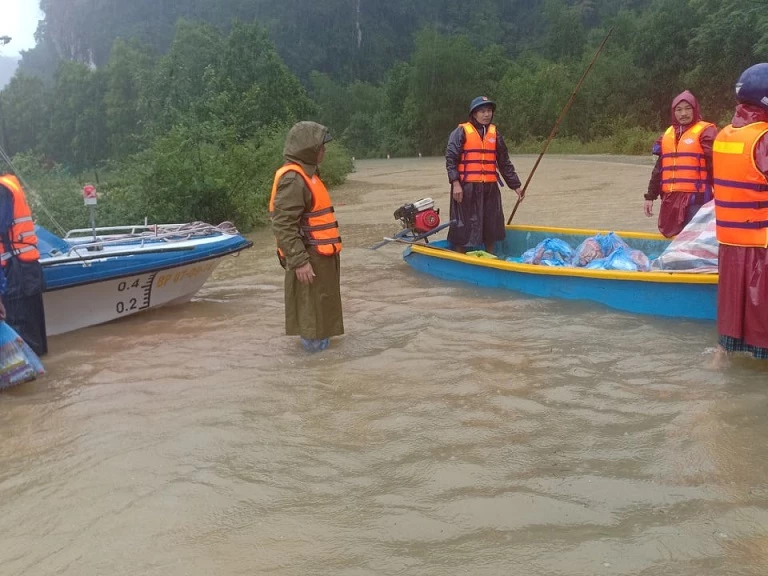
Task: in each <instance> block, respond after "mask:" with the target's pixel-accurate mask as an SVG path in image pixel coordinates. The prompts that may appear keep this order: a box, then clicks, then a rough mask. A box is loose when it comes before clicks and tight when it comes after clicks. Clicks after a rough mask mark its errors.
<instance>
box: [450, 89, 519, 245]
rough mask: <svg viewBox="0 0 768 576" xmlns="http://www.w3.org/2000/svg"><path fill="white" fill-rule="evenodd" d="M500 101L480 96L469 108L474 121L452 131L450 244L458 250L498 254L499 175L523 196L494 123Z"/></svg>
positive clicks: (501, 215)
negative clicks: (497, 103)
mask: <svg viewBox="0 0 768 576" xmlns="http://www.w3.org/2000/svg"><path fill="white" fill-rule="evenodd" d="M495 111H496V103H495V102H493V101H492V100H489V99H488V98H487V97H485V96H478V97H477V98H475V99H474V100H472V103H471V104H470V106H469V120H468V121H467V122H464V123H462V124H459V126H458V127H457V128H456V129H454V130H453V132H451V135H450V136H449V138H448V146H447V148H446V151H445V167H446V170H447V171H448V181H449V182H450V184H451V204H450V218H451V220H455V224H453V225H451V226H450V228H449V229H448V241H449V242H450V243H451V245H452V246H453V248H454V249H455V250H457V251H458V252H465V251H466V250H467V248H472V247H475V246H480V245H484V246H485V250H486V252H490V253H493V252H494V248H495V245H496V242H499V241H501V240H504V237H505V236H506V230H505V228H504V224H505V223H504V211H503V210H502V207H501V191H500V190H499V182H500V179H499V174H501V177H502V178H503V179H504V181H505V182H506V183H507V186H509V187H510V188H511V189H512V190H514V191H515V192H516V193H517V196H518V198H521V192H520V186H521V183H520V178H519V177H518V176H517V173H516V172H515V167H514V166H513V165H512V162H510V160H509V152H507V145H506V144H505V143H504V138H502V136H501V134H500V133H499V131H498V129H497V128H496V126H495V125H494V124H493V123H492V120H493V115H494V112H495Z"/></svg>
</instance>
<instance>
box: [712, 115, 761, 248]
mask: <svg viewBox="0 0 768 576" xmlns="http://www.w3.org/2000/svg"><path fill="white" fill-rule="evenodd" d="M765 134H768V122H755V123H754V124H748V125H747V126H743V127H741V128H734V127H733V126H732V125H728V126H726V127H725V128H723V129H722V130H721V131H720V133H719V134H718V135H717V138H716V139H715V144H714V146H713V149H712V150H713V159H714V172H715V224H716V226H717V240H718V242H720V243H721V244H730V245H733V246H758V247H762V248H767V247H768V178H766V176H765V174H763V173H762V172H761V171H760V170H759V169H758V168H757V164H756V163H755V147H756V146H757V143H758V142H759V141H760V139H761V138H762V137H763V136H764V135H765Z"/></svg>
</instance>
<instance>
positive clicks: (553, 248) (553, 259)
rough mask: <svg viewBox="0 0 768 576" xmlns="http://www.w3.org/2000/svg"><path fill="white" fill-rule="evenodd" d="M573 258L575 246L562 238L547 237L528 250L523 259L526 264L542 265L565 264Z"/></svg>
mask: <svg viewBox="0 0 768 576" xmlns="http://www.w3.org/2000/svg"><path fill="white" fill-rule="evenodd" d="M572 258H573V248H571V245H570V244H568V242H566V241H565V240H561V239H560V238H547V239H545V240H542V241H541V242H539V243H538V244H537V245H536V247H535V248H531V249H530V250H526V251H525V252H524V253H523V256H522V258H521V261H522V262H524V263H525V264H541V265H542V266H565V265H566V264H568V263H569V262H570V261H571V259H572Z"/></svg>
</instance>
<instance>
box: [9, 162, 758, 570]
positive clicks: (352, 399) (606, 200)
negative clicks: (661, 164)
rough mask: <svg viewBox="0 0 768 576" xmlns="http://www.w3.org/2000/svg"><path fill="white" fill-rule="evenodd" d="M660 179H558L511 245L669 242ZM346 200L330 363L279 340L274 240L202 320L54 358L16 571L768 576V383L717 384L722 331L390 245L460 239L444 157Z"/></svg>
mask: <svg viewBox="0 0 768 576" xmlns="http://www.w3.org/2000/svg"><path fill="white" fill-rule="evenodd" d="M534 160H535V157H533V156H520V157H513V162H514V163H515V165H516V167H517V168H518V170H519V172H520V174H521V176H522V177H523V179H525V177H526V176H527V174H528V171H529V170H530V168H531V166H532V165H533V162H534ZM650 171H651V162H650V159H635V158H615V157H614V158H610V157H558V156H551V157H547V158H546V159H545V160H544V161H543V162H542V164H541V166H540V167H539V170H538V172H537V173H536V176H535V177H534V179H533V182H532V184H531V186H530V188H529V192H528V198H527V199H526V200H525V202H524V203H523V205H522V206H521V208H520V210H519V211H518V213H517V215H516V217H515V223H520V224H538V225H550V226H574V227H596V228H607V229H615V230H640V231H649V232H650V231H654V230H655V222H654V220H653V219H649V218H646V217H645V216H644V215H643V214H642V201H643V200H642V195H643V192H644V190H645V188H646V186H647V182H648V178H649V176H650ZM502 193H503V194H504V198H505V208H506V209H507V211H509V210H511V208H512V206H513V193H512V192H511V191H509V189H507V188H504V189H503V191H502ZM332 195H333V197H334V201H335V203H336V204H337V211H338V216H339V221H340V225H341V230H342V236H343V239H344V251H343V254H342V296H343V302H344V312H345V326H346V330H347V334H346V335H345V336H343V337H341V338H337V339H334V340H333V341H332V344H331V347H330V348H329V349H328V350H327V351H325V352H323V353H321V354H318V355H314V356H311V355H307V354H306V353H304V352H303V351H302V349H301V347H300V345H299V343H298V341H297V340H298V339H297V338H288V337H286V336H284V335H283V301H282V298H283V296H282V269H281V268H280V267H279V265H278V263H277V260H276V258H275V254H274V241H273V239H272V238H271V236H270V234H269V232H268V231H267V230H261V231H258V232H256V233H254V234H253V235H252V239H253V241H254V242H255V245H254V247H253V248H252V249H250V250H248V251H246V252H244V253H242V254H241V255H240V256H239V257H237V258H228V259H227V260H225V261H224V263H223V264H222V265H221V266H220V267H219V268H218V269H217V270H216V272H215V274H214V276H213V277H212V278H211V280H209V282H208V283H207V284H206V285H205V286H204V288H203V290H202V291H201V292H200V293H199V294H198V296H197V297H196V298H195V299H194V300H193V301H192V302H190V303H188V304H184V305H180V306H176V307H170V308H167V309H160V310H157V311H151V312H148V313H145V314H143V315H138V316H134V317H131V318H126V319H124V320H121V321H118V322H114V323H111V324H107V325H103V326H98V327H94V328H89V329H85V330H81V331H78V332H75V333H71V334H65V335H62V336H57V337H54V338H51V341H50V350H51V352H50V354H49V355H48V356H46V357H45V358H44V360H45V364H46V368H47V369H48V374H47V375H46V376H45V377H43V378H42V379H40V380H38V381H37V382H34V383H32V384H28V385H24V386H21V387H18V388H16V389H13V390H11V391H8V392H6V393H2V394H0V575H2V576H122V575H125V576H128V575H131V576H133V575H136V576H219V575H222V576H240V575H242V576H246V575H247V576H251V575H277V576H283V575H284V576H307V575H329V576H331V575H333V576H367V575H392V576H394V575H409V576H410V575H415V576H422V575H424V576H453V575H462V576H507V575H520V576H538V575H542V576H544V575H547V576H550V575H563V576H566V575H567V576H577V575H578V576H593V575H619V574H620V575H627V576H629V575H632V576H702V575H718V576H719V575H728V576H731V575H737V576H738V575H765V574H768V442H766V438H768V417H766V414H767V413H768V410H767V408H768V402H767V401H766V398H767V397H768V369H766V368H765V367H764V365H762V364H760V363H758V362H755V361H749V360H746V359H744V360H736V361H734V362H733V363H732V364H731V365H730V367H728V368H727V369H725V370H712V369H710V368H709V367H708V365H707V364H708V360H709V359H710V357H711V350H712V348H713V347H714V345H715V342H716V331H715V326H714V324H713V323H704V322H690V321H676V320H672V319H661V318H650V317H642V316H633V315H629V314H624V313H618V312H615V311H612V310H609V309H605V308H602V307H600V306H598V305H596V304H589V303H580V302H565V301H556V300H545V299H534V298H529V297H525V296H521V295H516V294H514V293H510V292H502V291H496V290H483V289H479V288H475V287H471V286H467V285H461V284H458V283H449V282H442V281H440V280H437V279H435V278H432V277H429V276H425V275H421V274H418V273H416V272H414V271H413V270H411V269H410V268H409V267H408V266H407V265H406V264H405V263H404V262H403V260H402V255H401V253H402V246H395V245H388V246H385V247H383V248H381V249H380V250H377V251H371V250H369V247H370V246H371V245H372V244H374V243H375V242H377V241H378V240H381V238H382V237H383V236H386V235H390V234H392V233H394V232H396V231H397V230H398V224H397V223H396V222H395V220H394V218H393V216H392V213H393V211H394V209H395V208H397V207H398V206H400V205H401V204H402V203H404V202H407V201H413V200H417V199H419V198H422V197H425V196H431V197H433V198H434V199H435V200H436V201H437V206H438V207H439V208H441V215H442V216H443V218H444V219H447V217H448V183H447V178H446V176H445V169H444V163H443V161H442V160H441V159H439V158H424V159H407V160H394V159H393V160H371V161H363V162H357V167H356V171H355V172H354V173H353V174H351V175H350V177H349V181H348V182H347V183H346V184H345V185H344V186H342V187H341V188H338V189H336V190H333V191H332Z"/></svg>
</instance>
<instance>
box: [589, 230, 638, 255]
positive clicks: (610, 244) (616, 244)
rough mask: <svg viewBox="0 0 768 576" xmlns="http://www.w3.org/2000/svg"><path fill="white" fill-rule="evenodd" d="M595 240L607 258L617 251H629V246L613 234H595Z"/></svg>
mask: <svg viewBox="0 0 768 576" xmlns="http://www.w3.org/2000/svg"><path fill="white" fill-rule="evenodd" d="M594 238H595V240H597V242H598V243H599V244H600V248H602V250H603V254H605V255H606V257H607V256H610V255H612V254H613V253H614V252H616V251H617V250H621V249H622V248H623V249H626V250H629V249H630V248H629V246H628V245H627V243H626V242H624V240H623V239H622V238H621V236H617V235H616V233H615V232H608V234H597V235H595V237H594Z"/></svg>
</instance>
